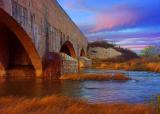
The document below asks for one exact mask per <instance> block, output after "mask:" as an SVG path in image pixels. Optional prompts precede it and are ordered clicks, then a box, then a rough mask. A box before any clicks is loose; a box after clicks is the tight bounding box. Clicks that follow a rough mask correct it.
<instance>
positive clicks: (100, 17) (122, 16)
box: [90, 5, 138, 32]
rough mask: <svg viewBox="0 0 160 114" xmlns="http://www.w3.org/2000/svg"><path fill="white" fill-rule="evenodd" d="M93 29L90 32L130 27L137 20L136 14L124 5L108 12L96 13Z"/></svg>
mask: <svg viewBox="0 0 160 114" xmlns="http://www.w3.org/2000/svg"><path fill="white" fill-rule="evenodd" d="M94 19H95V27H94V28H93V29H92V30H91V31H90V32H97V31H101V30H105V29H112V28H114V27H119V26H123V25H132V24H134V23H135V22H136V21H137V19H138V13H137V12H136V11H135V10H133V9H132V8H129V7H127V6H125V5H118V6H114V7H112V9H110V10H106V11H103V12H99V13H97V15H96V16H95V17H94Z"/></svg>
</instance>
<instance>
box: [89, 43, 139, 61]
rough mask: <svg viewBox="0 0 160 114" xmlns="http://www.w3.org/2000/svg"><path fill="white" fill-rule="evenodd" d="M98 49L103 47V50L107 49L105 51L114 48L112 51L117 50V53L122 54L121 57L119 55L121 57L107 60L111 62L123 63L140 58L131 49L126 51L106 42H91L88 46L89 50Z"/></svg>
mask: <svg viewBox="0 0 160 114" xmlns="http://www.w3.org/2000/svg"><path fill="white" fill-rule="evenodd" d="M96 47H97V48H98V47H101V48H105V49H109V48H112V49H114V50H116V51H117V52H120V53H121V55H119V56H115V57H113V58H107V60H109V61H113V62H122V61H126V60H130V59H135V58H139V56H138V55H137V54H136V53H135V52H133V51H131V50H129V49H124V48H121V47H116V45H114V44H110V43H108V42H106V41H95V42H91V43H89V45H88V50H89V49H93V48H96ZM97 53H98V52H97Z"/></svg>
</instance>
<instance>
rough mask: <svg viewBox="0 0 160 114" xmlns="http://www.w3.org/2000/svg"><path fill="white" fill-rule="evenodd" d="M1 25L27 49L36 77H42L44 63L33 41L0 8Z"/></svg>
mask: <svg viewBox="0 0 160 114" xmlns="http://www.w3.org/2000/svg"><path fill="white" fill-rule="evenodd" d="M0 16H1V17H3V18H0V23H1V24H3V25H5V27H6V28H7V29H9V30H10V31H11V32H13V33H14V35H15V36H16V38H17V40H18V41H19V42H20V44H21V45H22V47H23V48H24V49H25V51H26V53H27V56H28V57H29V59H30V61H31V63H32V65H33V67H34V70H35V75H36V76H41V74H42V62H41V58H40V56H39V54H38V52H37V50H36V48H35V46H34V44H33V42H32V39H31V38H30V37H29V35H28V34H27V33H26V32H25V30H24V29H23V28H22V27H21V26H20V25H19V24H18V23H17V22H16V21H15V20H14V19H13V17H12V16H10V15H9V14H8V13H7V12H6V11H4V10H3V9H2V8H0ZM10 42H11V41H10Z"/></svg>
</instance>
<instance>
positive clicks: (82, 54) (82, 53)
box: [80, 48, 86, 56]
mask: <svg viewBox="0 0 160 114" xmlns="http://www.w3.org/2000/svg"><path fill="white" fill-rule="evenodd" d="M85 55H86V53H85V51H84V49H83V48H82V49H81V53H80V56H85Z"/></svg>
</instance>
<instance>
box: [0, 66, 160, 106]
mask: <svg viewBox="0 0 160 114" xmlns="http://www.w3.org/2000/svg"><path fill="white" fill-rule="evenodd" d="M83 72H85V73H96V74H106V73H116V72H122V73H125V74H126V75H128V76H130V77H131V78H132V80H130V81H125V82H124V81H69V80H64V81H62V80H61V81H60V80H52V81H51V80H50V81H49V80H44V79H30V78H29V79H0V96H22V97H42V96H48V95H54V94H55V95H62V96H69V97H74V98H80V99H83V100H87V101H89V102H92V103H94V102H99V103H107V102H113V103H117V102H127V103H144V102H149V101H150V100H151V98H153V97H155V96H157V95H160V73H153V72H142V71H122V70H120V71H117V70H116V71H112V70H99V69H86V70H83Z"/></svg>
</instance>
